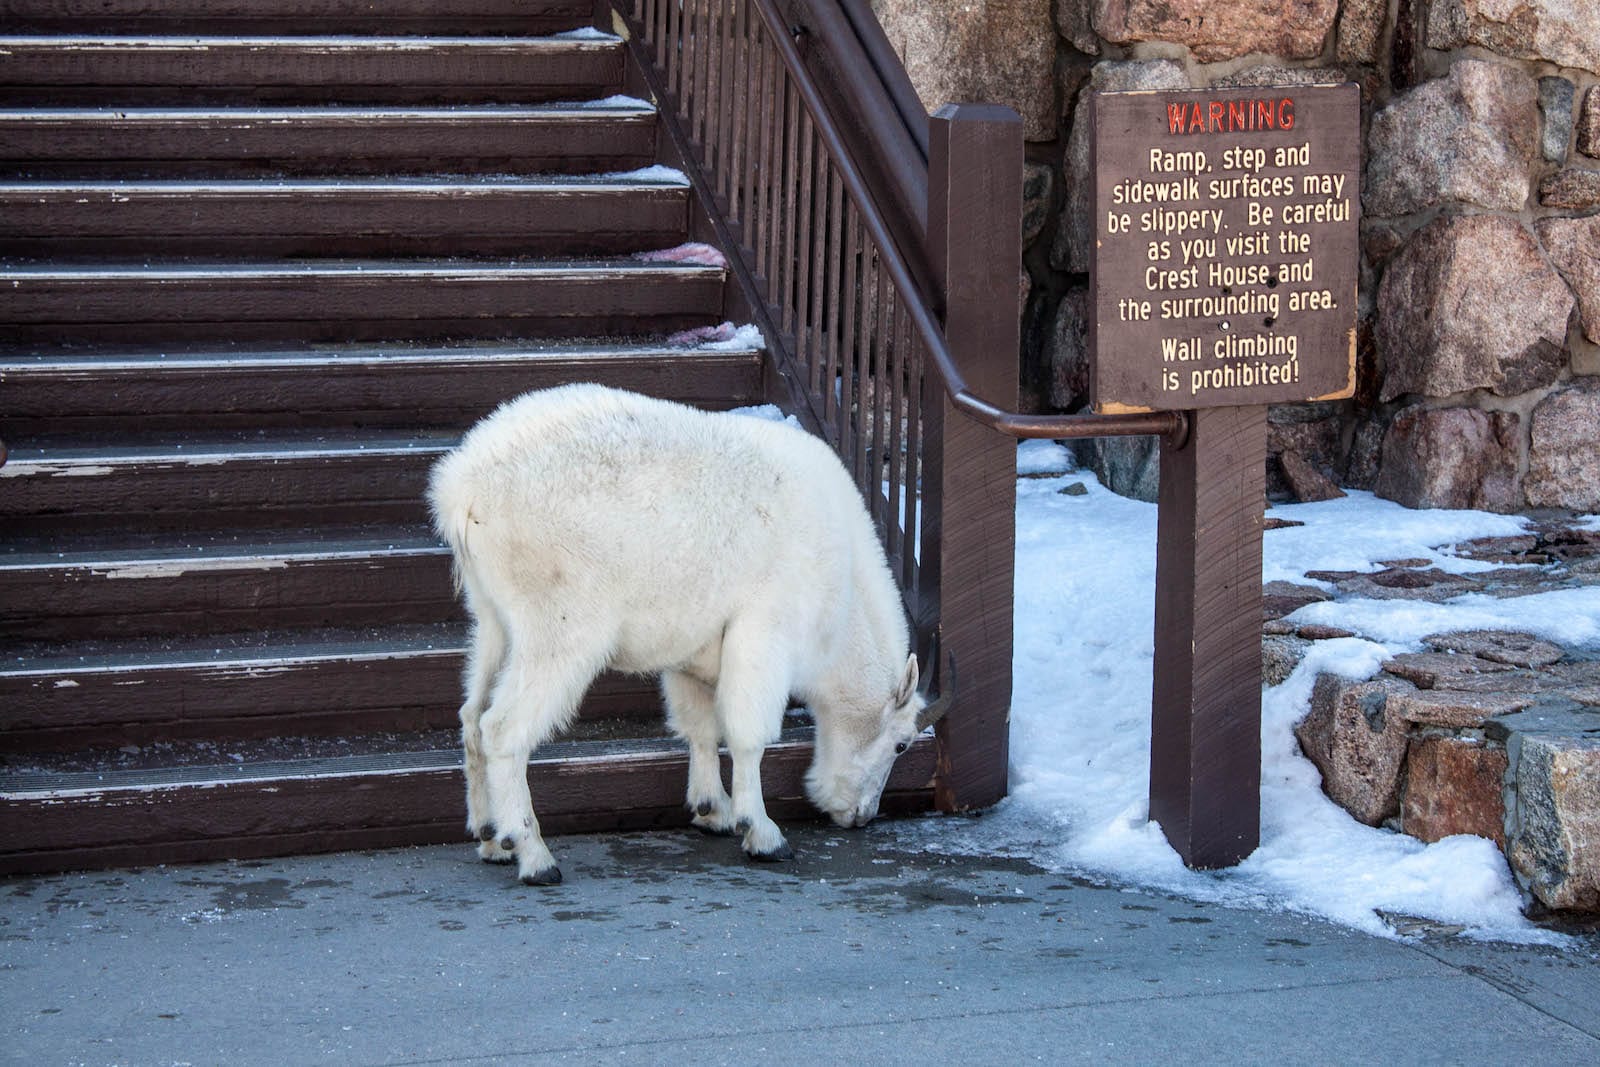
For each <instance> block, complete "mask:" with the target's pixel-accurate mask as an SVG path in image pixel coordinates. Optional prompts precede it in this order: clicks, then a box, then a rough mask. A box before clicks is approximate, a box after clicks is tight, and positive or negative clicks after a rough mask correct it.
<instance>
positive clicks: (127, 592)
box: [0, 527, 462, 641]
mask: <svg viewBox="0 0 1600 1067" xmlns="http://www.w3.org/2000/svg"><path fill="white" fill-rule="evenodd" d="M461 615H462V613H461V609H460V607H459V605H458V604H457V601H456V596H455V590H454V589H453V587H452V585H451V581H450V559H449V552H448V550H447V549H446V548H445V547H444V546H443V545H441V544H439V543H438V542H437V541H436V540H435V539H434V538H433V537H432V535H431V533H429V532H428V531H426V530H423V529H419V528H415V527H400V528H393V529H383V528H376V529H362V530H354V531H343V530H331V531H326V532H321V533H320V535H313V534H311V533H307V532H304V531H285V532H283V533H273V532H271V531H257V532H248V533H242V534H235V535H230V534H223V533H218V534H204V535H197V536H188V537H168V538H159V537H154V536H144V537H140V536H133V535H120V536H119V535H115V534H112V535H100V536H95V537H78V538H70V537H60V538H54V537H52V538H46V539H28V538H12V539H9V540H8V542H7V543H6V544H5V545H4V546H3V550H0V639H6V640H13V641H20V640H24V639H26V640H39V641H60V640H77V639H88V638H101V637H138V636H152V635H160V634H201V633H229V632H239V631H245V630H265V629H291V628H296V627H306V626H347V627H348V626H373V625H398V624H402V623H434V622H445V621H450V620H455V619H459V618H460V617H461Z"/></svg>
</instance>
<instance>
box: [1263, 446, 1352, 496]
mask: <svg viewBox="0 0 1600 1067" xmlns="http://www.w3.org/2000/svg"><path fill="white" fill-rule="evenodd" d="M1278 466H1279V467H1280V468H1281V469H1282V470H1283V480H1284V481H1285V482H1287V483H1288V485H1289V492H1290V493H1292V494H1294V498H1295V499H1296V500H1298V501H1300V502H1302V503H1307V502H1310V501H1314V500H1337V499H1338V498H1339V497H1342V496H1344V490H1342V489H1340V488H1339V486H1338V484H1337V483H1336V482H1334V480H1333V479H1332V478H1330V477H1328V476H1327V475H1326V474H1324V473H1322V471H1321V470H1319V469H1318V468H1317V466H1316V464H1314V463H1312V462H1311V461H1310V460H1308V459H1306V458H1305V457H1304V456H1302V455H1301V454H1300V453H1298V452H1295V451H1293V450H1292V449H1291V450H1290V451H1287V452H1281V453H1279V454H1278Z"/></svg>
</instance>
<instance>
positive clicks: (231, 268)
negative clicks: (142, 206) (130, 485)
mask: <svg viewBox="0 0 1600 1067" xmlns="http://www.w3.org/2000/svg"><path fill="white" fill-rule="evenodd" d="M726 269H727V268H725V267H716V266H707V265H704V264H699V263H674V262H660V261H652V260H644V259H636V258H621V259H618V258H604V259H562V260H550V259H540V260H528V261H519V260H510V261H507V262H498V261H489V260H474V259H459V258H452V259H417V260H404V259H370V260H364V259H337V260H316V259H305V260H289V261H274V262H270V263H246V262H225V263H194V262H182V263H163V262H160V261H159V260H151V261H148V262H146V263H142V264H125V263H74V264H57V263H39V262H33V261H24V262H18V261H15V260H13V261H10V262H0V278H9V279H12V280H13V281H17V282H22V281H45V280H51V279H59V280H61V281H68V282H79V281H81V282H95V281H102V280H106V281H109V280H114V279H115V280H124V279H126V280H131V281H166V280H171V281H185V280H191V279H209V278H227V279H237V280H274V279H290V280H300V279H304V278H308V277H309V278H316V277H328V278H356V277H359V278H364V279H389V278H395V279H414V278H439V279H451V278H463V279H472V278H524V277H525V278H557V277H571V276H575V275H581V276H586V277H587V276H600V277H606V276H615V277H617V278H618V279H622V278H629V277H637V276H641V275H659V274H665V275H688V276H703V277H717V278H720V277H722V276H723V274H724V273H725V271H726Z"/></svg>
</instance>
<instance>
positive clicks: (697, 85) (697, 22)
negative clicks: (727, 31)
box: [685, 0, 711, 145]
mask: <svg viewBox="0 0 1600 1067" xmlns="http://www.w3.org/2000/svg"><path fill="white" fill-rule="evenodd" d="M685 3H688V4H691V5H692V6H693V8H694V29H693V31H692V39H693V41H694V63H693V65H692V67H691V68H690V73H691V75H692V76H693V81H694V122H693V123H692V124H691V127H690V128H691V130H692V131H693V132H692V133H690V135H689V136H691V137H693V138H694V139H695V140H696V141H698V142H699V143H700V144H702V145H704V144H705V143H706V100H707V99H708V97H707V95H706V48H707V46H708V45H709V44H710V43H711V35H710V34H709V33H707V32H706V23H707V21H708V20H709V19H710V18H711V0H685Z"/></svg>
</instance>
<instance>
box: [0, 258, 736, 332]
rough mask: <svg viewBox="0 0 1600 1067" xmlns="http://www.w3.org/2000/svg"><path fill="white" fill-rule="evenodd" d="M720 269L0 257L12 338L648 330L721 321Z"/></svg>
mask: <svg viewBox="0 0 1600 1067" xmlns="http://www.w3.org/2000/svg"><path fill="white" fill-rule="evenodd" d="M724 274H725V271H724V269H723V268H721V267H706V266H698V265H694V264H685V263H646V262H642V261H639V260H573V261H539V260H530V261H526V262H524V261H511V262H506V261H497V262H496V261H473V260H369V261H317V260H305V261H298V262H277V263H222V264H169V265H160V264H152V265H150V266H122V265H117V264H107V265H104V266H93V265H83V266H57V265H54V264H44V265H33V264H26V263H25V264H13V265H10V266H6V267H4V268H0V292H3V293H4V294H5V300H4V303H3V304H0V324H4V325H5V326H7V327H8V328H9V332H10V334H11V336H12V337H13V338H14V339H15V340H17V341H45V342H57V343H59V342H61V341H66V340H78V341H84V342H94V341H103V340H113V339H120V340H147V339H148V340H161V341H168V342H170V341H174V340H180V339H212V338H226V339H230V340H244V339H253V338H260V339H283V338H294V339H305V340H317V341H321V340H329V341H340V340H350V339H360V338H384V339H395V338H447V337H463V336H465V337H472V336H478V337H482V336H494V337H503V336H518V335H520V336H528V335H536V336H546V337H548V336H561V335H565V336H594V335H597V334H615V333H629V332H634V333H650V332H658V331H667V330H677V329H683V328H686V327H689V326H695V325H701V324H704V323H706V322H708V321H710V322H714V321H716V319H717V318H718V317H719V316H720V315H721V312H722V285H723V278H724Z"/></svg>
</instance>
